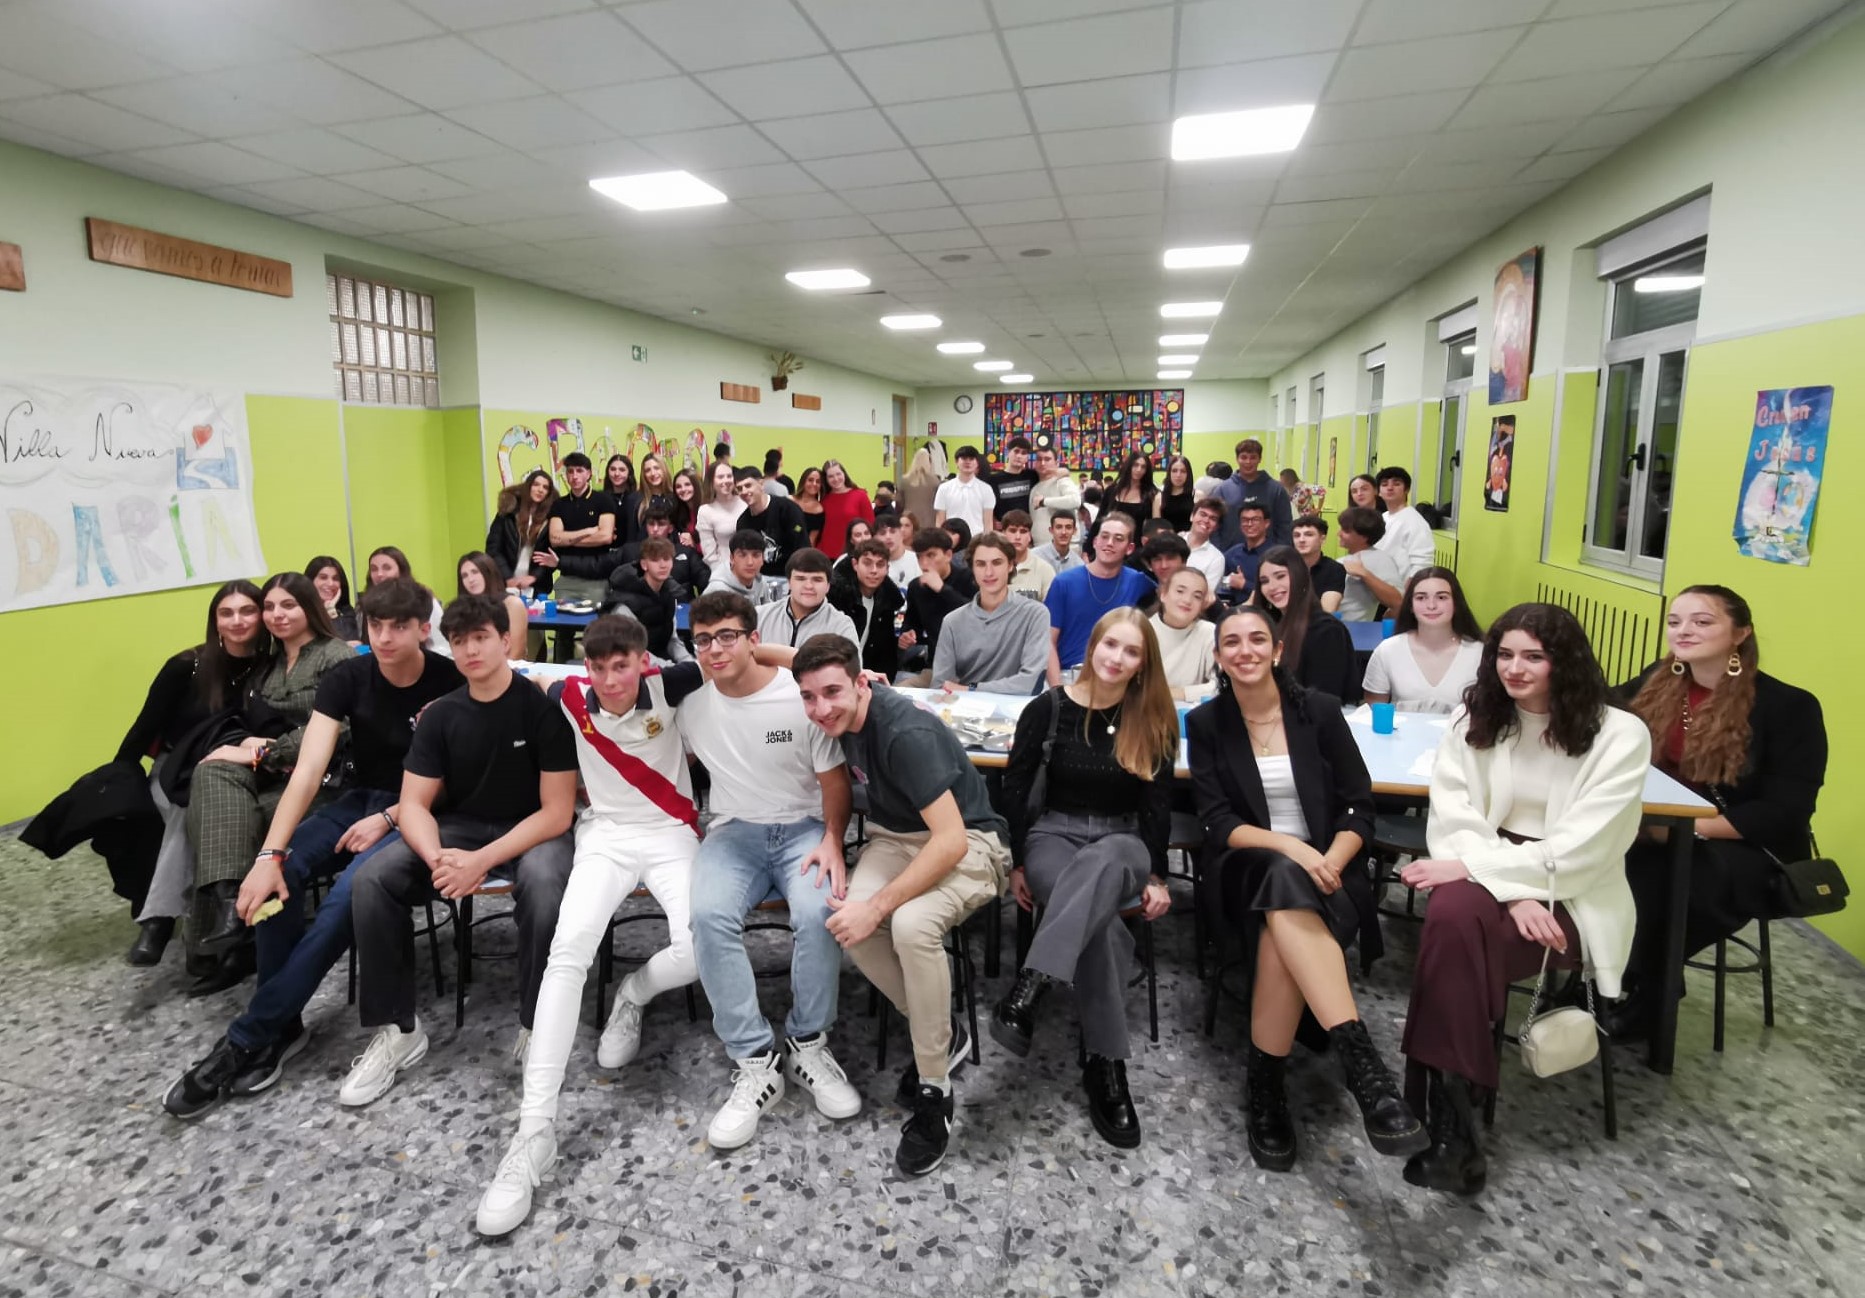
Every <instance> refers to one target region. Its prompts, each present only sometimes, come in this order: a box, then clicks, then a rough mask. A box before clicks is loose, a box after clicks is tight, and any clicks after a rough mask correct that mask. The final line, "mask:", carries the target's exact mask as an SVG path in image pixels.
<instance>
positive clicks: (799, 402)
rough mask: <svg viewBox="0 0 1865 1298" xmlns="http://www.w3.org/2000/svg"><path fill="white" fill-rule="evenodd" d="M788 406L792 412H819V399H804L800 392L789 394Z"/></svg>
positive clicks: (820, 400) (820, 401) (820, 407)
mask: <svg viewBox="0 0 1865 1298" xmlns="http://www.w3.org/2000/svg"><path fill="white" fill-rule="evenodd" d="M790 406H791V408H792V409H794V410H821V409H822V398H821V397H806V396H804V395H803V394H802V393H801V392H792V393H791V394H790Z"/></svg>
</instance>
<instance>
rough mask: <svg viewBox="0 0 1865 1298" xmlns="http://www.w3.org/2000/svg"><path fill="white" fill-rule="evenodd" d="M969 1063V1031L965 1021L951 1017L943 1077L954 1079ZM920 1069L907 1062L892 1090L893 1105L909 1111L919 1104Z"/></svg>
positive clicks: (916, 1065) (954, 1016)
mask: <svg viewBox="0 0 1865 1298" xmlns="http://www.w3.org/2000/svg"><path fill="white" fill-rule="evenodd" d="M970 1062H971V1031H970V1029H969V1028H967V1027H966V1026H965V1020H964V1019H961V1018H959V1017H958V1016H957V1015H953V1016H952V1044H951V1045H949V1046H947V1047H946V1051H945V1075H946V1077H947V1079H948V1080H949V1079H950V1078H953V1077H956V1076H957V1075H958V1070H959V1069H960V1068H963V1067H964V1066H965V1065H966V1064H968V1063H970ZM919 1099H920V1069H919V1065H918V1064H916V1063H913V1062H911V1061H909V1062H908V1063H907V1069H906V1071H905V1072H904V1073H902V1074H900V1085H898V1086H896V1087H895V1088H894V1103H895V1104H898V1105H899V1106H900V1107H901V1108H903V1109H910V1108H912V1107H913V1106H914V1105H916V1104H918V1103H919Z"/></svg>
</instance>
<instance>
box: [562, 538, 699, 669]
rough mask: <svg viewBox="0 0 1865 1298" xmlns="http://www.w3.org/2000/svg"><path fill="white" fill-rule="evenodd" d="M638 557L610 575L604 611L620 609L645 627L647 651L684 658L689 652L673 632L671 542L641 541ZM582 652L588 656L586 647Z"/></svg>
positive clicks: (670, 659)
mask: <svg viewBox="0 0 1865 1298" xmlns="http://www.w3.org/2000/svg"><path fill="white" fill-rule="evenodd" d="M639 553H640V556H641V557H640V559H639V561H637V562H635V563H625V564H623V565H622V566H621V567H619V568H617V569H616V570H615V571H614V572H613V573H611V574H610V575H609V589H608V592H607V594H606V596H605V598H604V600H603V603H604V605H605V606H606V608H605V611H606V612H611V613H612V612H616V611H617V610H621V611H624V612H626V613H627V615H628V616H629V617H631V618H633V619H634V620H635V621H637V622H639V623H640V624H641V625H642V626H643V627H645V628H647V633H648V651H649V652H650V653H652V654H653V655H654V656H655V657H656V658H658V659H660V660H661V661H662V662H684V661H685V660H686V659H687V658H688V657H690V655H689V654H688V653H687V651H686V646H685V645H684V644H682V643H681V641H680V637H679V636H677V635H675V634H674V621H675V618H676V616H677V614H676V613H675V603H676V600H675V587H674V582H673V565H674V544H673V542H672V541H670V540H668V539H667V538H666V537H664V536H650V537H649V538H648V539H647V540H645V541H642V542H641V543H640V551H639ZM583 656H584V657H585V658H587V657H588V656H589V650H588V649H587V647H585V649H584V651H583Z"/></svg>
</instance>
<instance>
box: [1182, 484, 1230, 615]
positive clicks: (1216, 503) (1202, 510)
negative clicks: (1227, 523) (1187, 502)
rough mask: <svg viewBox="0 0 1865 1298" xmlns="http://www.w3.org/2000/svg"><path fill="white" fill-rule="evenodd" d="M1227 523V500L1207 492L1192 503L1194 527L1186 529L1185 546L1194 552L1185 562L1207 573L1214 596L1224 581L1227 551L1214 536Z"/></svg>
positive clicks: (1205, 576) (1207, 579)
mask: <svg viewBox="0 0 1865 1298" xmlns="http://www.w3.org/2000/svg"><path fill="white" fill-rule="evenodd" d="M1223 526H1224V502H1223V501H1221V500H1214V499H1212V498H1211V497H1209V496H1206V497H1204V498H1203V499H1201V500H1200V501H1199V502H1198V503H1197V504H1195V505H1193V506H1192V526H1191V531H1189V532H1186V533H1184V537H1185V547H1186V549H1187V550H1188V551H1189V552H1190V553H1189V555H1188V556H1187V558H1186V560H1185V562H1186V563H1187V564H1188V565H1189V566H1191V567H1193V568H1196V569H1197V570H1198V571H1199V572H1202V573H1203V574H1204V579H1205V585H1206V587H1207V588H1208V590H1209V591H1210V592H1211V594H1212V598H1214V599H1215V598H1216V592H1217V588H1218V587H1219V586H1220V585H1221V584H1222V583H1223V581H1224V552H1223V551H1222V550H1220V549H1218V548H1217V546H1216V545H1214V544H1213V543H1212V538H1213V537H1215V536H1216V535H1217V533H1218V530H1219V529H1220V528H1222V527H1223Z"/></svg>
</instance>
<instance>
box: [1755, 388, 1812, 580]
mask: <svg viewBox="0 0 1865 1298" xmlns="http://www.w3.org/2000/svg"><path fill="white" fill-rule="evenodd" d="M1832 420H1833V390H1832V389H1831V388H1830V387H1824V388H1774V389H1772V390H1770V391H1767V392H1757V393H1756V394H1755V426H1754V431H1753V432H1751V433H1750V434H1749V441H1748V457H1747V459H1746V461H1745V462H1744V463H1743V466H1742V491H1741V494H1740V495H1738V496H1737V497H1736V512H1735V544H1736V549H1737V550H1738V551H1739V552H1740V553H1741V554H1743V555H1744V556H1746V557H1747V558H1750V559H1765V560H1767V561H1768V562H1769V563H1791V564H1795V565H1797V566H1799V567H1802V568H1804V567H1806V566H1807V564H1808V563H1809V562H1810V561H1811V559H1812V552H1811V551H1810V550H1809V548H1808V541H1809V540H1810V539H1811V538H1812V535H1813V511H1814V508H1815V506H1817V505H1818V504H1819V501H1820V480H1821V478H1823V477H1824V476H1825V473H1826V435H1827V432H1828V431H1829V429H1830V428H1831V426H1832Z"/></svg>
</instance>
